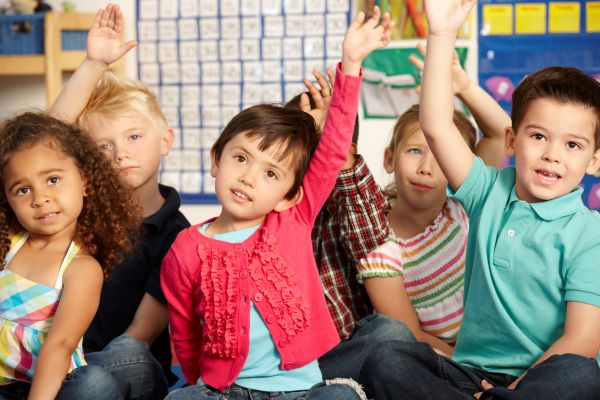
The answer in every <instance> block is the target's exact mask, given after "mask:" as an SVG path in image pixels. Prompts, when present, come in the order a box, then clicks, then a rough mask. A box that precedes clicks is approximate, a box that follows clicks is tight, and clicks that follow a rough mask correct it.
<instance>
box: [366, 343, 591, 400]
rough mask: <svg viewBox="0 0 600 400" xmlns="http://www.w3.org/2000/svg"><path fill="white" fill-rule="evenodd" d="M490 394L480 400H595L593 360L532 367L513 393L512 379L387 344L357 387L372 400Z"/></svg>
mask: <svg viewBox="0 0 600 400" xmlns="http://www.w3.org/2000/svg"><path fill="white" fill-rule="evenodd" d="M482 379H485V380H487V381H488V382H490V383H491V384H492V385H493V386H494V388H493V389H489V390H486V391H485V392H483V394H482V396H481V400H491V399H494V400H500V399H502V400H523V399H525V400H537V399H539V400H542V399H543V400H555V399H556V400H558V399H560V400H571V399H572V400H575V399H577V400H594V399H598V393H600V368H598V364H597V362H596V360H594V359H591V358H585V357H582V356H579V355H574V354H564V355H556V356H552V357H550V358H548V359H547V360H545V361H544V362H542V363H540V364H539V365H536V366H535V367H533V368H532V369H531V370H529V372H528V373H527V374H526V375H525V377H524V378H523V379H522V380H521V381H520V382H519V384H518V385H517V387H516V388H515V389H514V390H508V389H507V388H506V387H507V386H509V385H510V384H511V383H512V382H513V381H515V380H516V379H517V377H515V376H512V375H505V374H496V373H490V372H486V371H482V370H479V369H475V368H469V367H466V366H464V365H461V364H458V363H456V362H454V361H452V360H450V359H448V358H446V357H443V356H440V355H438V354H437V353H436V352H434V351H433V349H432V348H431V347H430V346H429V345H428V344H427V343H419V342H412V343H411V342H400V341H395V342H387V343H385V344H383V345H381V346H379V347H378V348H377V349H376V350H374V351H373V352H372V353H371V354H370V355H369V357H367V360H366V361H365V364H364V366H363V369H362V371H361V374H360V379H359V381H360V383H362V384H363V385H364V387H365V392H366V393H367V395H368V396H369V397H370V398H375V399H377V400H386V399H394V400H404V399H410V400H412V399H414V400H449V399H452V400H458V399H465V400H467V399H468V400H473V394H474V393H477V392H480V391H482V388H481V386H480V383H481V380H482Z"/></svg>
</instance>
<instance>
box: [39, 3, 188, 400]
mask: <svg viewBox="0 0 600 400" xmlns="http://www.w3.org/2000/svg"><path fill="white" fill-rule="evenodd" d="M122 24H123V16H122V14H121V12H120V10H119V8H118V6H113V5H110V4H109V5H108V6H107V7H106V9H105V10H101V11H99V12H98V14H97V16H96V20H95V21H94V25H93V26H92V28H91V30H90V33H89V36H88V56H87V58H86V60H85V61H84V62H83V63H82V65H81V66H80V67H79V68H78V70H77V71H76V72H75V74H74V75H73V76H72V77H71V79H70V80H69V82H68V83H67V85H66V86H65V88H64V89H63V92H62V93H61V95H60V96H59V98H58V99H57V100H56V102H55V104H54V105H53V107H52V109H51V113H53V114H54V115H57V116H58V117H60V118H62V119H64V120H66V121H68V122H75V121H78V122H79V123H80V125H82V126H83V127H84V128H86V130H87V131H88V133H89V135H90V136H91V137H92V138H93V139H94V140H95V141H96V142H97V143H98V146H99V147H100V149H101V151H103V152H104V153H105V154H106V156H107V157H108V158H109V159H110V160H112V161H113V162H114V165H115V167H116V168H118V170H119V171H120V172H121V176H122V178H123V179H124V180H125V181H126V182H127V183H128V184H129V185H130V187H132V188H133V193H134V197H135V198H136V200H137V201H138V202H139V204H140V205H141V206H142V209H143V213H144V221H143V226H142V232H141V235H140V237H139V238H138V241H137V246H136V250H135V251H134V252H132V253H131V254H128V255H127V256H126V257H125V260H124V261H123V262H122V263H121V264H120V265H118V266H117V267H116V268H115V270H114V272H113V274H112V275H111V277H110V279H109V280H108V281H106V282H105V283H104V285H103V288H102V295H101V299H100V306H99V308H98V312H97V313H96V316H95V318H94V320H93V322H92V324H91V326H90V328H89V329H88V331H87V332H86V334H85V336H84V350H85V352H86V360H87V362H88V363H89V364H95V365H100V366H103V367H104V368H105V369H106V370H108V371H109V372H111V373H112V374H113V376H114V377H115V378H116V379H117V381H118V382H119V387H120V389H121V392H122V394H123V396H124V397H125V398H127V399H162V398H164V396H165V395H166V394H167V389H168V386H169V384H172V383H174V381H176V377H175V376H174V375H173V374H172V373H171V371H170V364H171V351H170V341H169V334H168V330H167V323H168V316H167V309H166V300H165V298H164V295H163V292H162V290H161V287H160V264H161V261H162V259H163V257H164V255H165V254H166V252H167V250H168V249H169V247H170V245H171V243H172V242H173V240H174V239H175V237H176V236H177V234H178V233H179V231H181V230H182V229H184V228H185V227H187V226H189V223H188V221H187V220H186V219H185V217H184V216H183V215H182V214H181V213H180V212H179V206H180V200H179V195H178V194H177V191H176V190H175V189H173V188H170V187H167V186H164V185H160V184H159V183H158V169H159V167H160V160H161V157H162V156H165V155H167V154H168V153H169V150H170V148H171V144H172V142H173V131H172V130H171V129H170V128H169V127H168V125H167V122H166V120H165V118H164V116H163V114H162V112H161V110H160V105H159V103H158V100H157V99H156V96H155V95H154V93H152V91H151V90H150V89H149V88H148V87H147V86H146V85H144V84H143V83H141V82H138V81H134V80H129V79H119V78H116V77H114V76H113V75H112V74H110V73H105V72H106V69H107V67H108V65H109V64H110V63H112V62H114V61H116V60H117V59H118V58H119V57H121V56H122V55H123V54H124V53H125V52H127V51H128V50H129V49H131V48H132V47H133V46H134V45H135V43H134V42H128V43H126V44H125V45H121V42H120V33H121V29H122ZM98 81H100V83H98ZM106 207H110V204H107V205H106Z"/></svg>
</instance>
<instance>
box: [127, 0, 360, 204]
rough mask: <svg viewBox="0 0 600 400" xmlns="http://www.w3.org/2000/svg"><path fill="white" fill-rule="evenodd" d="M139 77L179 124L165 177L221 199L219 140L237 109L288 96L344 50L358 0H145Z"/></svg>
mask: <svg viewBox="0 0 600 400" xmlns="http://www.w3.org/2000/svg"><path fill="white" fill-rule="evenodd" d="M136 5H137V40H138V46H137V52H138V53H137V55H138V77H139V79H140V80H142V81H143V82H145V83H146V84H148V85H149V86H150V87H151V88H152V89H153V90H154V91H155V92H156V94H157V95H158V98H159V100H160V103H161V106H162V110H163V112H164V114H165V117H166V118H167V121H168V123H169V125H170V126H171V127H172V128H173V129H174V131H175V138H176V140H175V143H174V145H173V148H172V150H171V154H170V155H169V156H167V157H165V158H164V160H163V164H162V167H161V171H160V181H161V182H162V183H164V184H166V185H169V186H172V187H174V188H176V189H177V190H178V191H179V193H180V194H181V198H182V201H183V202H184V203H188V204H190V203H198V204H200V203H217V198H216V196H215V194H214V181H213V179H212V177H211V176H210V148H211V146H212V144H213V143H214V142H215V140H216V139H217V137H218V135H219V134H220V132H221V131H222V129H223V128H224V126H225V125H226V124H227V122H228V121H229V120H231V118H232V117H233V116H234V115H236V114H237V113H238V112H240V111H241V110H243V109H245V108H247V107H249V106H252V105H255V104H259V103H277V104H281V103H285V102H286V101H287V100H289V99H291V98H292V97H294V96H295V95H296V94H298V93H300V92H302V91H304V90H305V88H304V85H303V83H302V82H303V79H305V78H312V73H311V71H312V70H313V68H318V69H320V70H322V71H323V70H324V69H325V67H326V66H333V65H335V64H336V63H337V61H338V60H339V59H340V58H341V55H342V40H343V38H344V34H345V32H346V29H347V27H348V24H349V22H350V13H351V0H179V1H174V0H136Z"/></svg>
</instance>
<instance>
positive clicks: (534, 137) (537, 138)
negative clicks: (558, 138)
mask: <svg viewBox="0 0 600 400" xmlns="http://www.w3.org/2000/svg"><path fill="white" fill-rule="evenodd" d="M531 137H532V138H533V139H535V140H544V139H545V137H544V135H542V134H541V133H534V134H532V135H531Z"/></svg>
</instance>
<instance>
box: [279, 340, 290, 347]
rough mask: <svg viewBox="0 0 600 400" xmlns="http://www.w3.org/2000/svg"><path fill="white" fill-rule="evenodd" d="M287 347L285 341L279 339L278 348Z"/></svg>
mask: <svg viewBox="0 0 600 400" xmlns="http://www.w3.org/2000/svg"><path fill="white" fill-rule="evenodd" d="M287 345H288V341H287V340H286V339H281V340H280V341H279V347H285V346H287Z"/></svg>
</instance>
